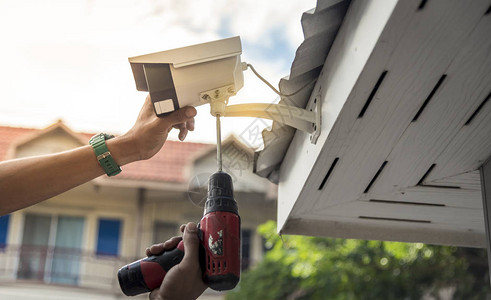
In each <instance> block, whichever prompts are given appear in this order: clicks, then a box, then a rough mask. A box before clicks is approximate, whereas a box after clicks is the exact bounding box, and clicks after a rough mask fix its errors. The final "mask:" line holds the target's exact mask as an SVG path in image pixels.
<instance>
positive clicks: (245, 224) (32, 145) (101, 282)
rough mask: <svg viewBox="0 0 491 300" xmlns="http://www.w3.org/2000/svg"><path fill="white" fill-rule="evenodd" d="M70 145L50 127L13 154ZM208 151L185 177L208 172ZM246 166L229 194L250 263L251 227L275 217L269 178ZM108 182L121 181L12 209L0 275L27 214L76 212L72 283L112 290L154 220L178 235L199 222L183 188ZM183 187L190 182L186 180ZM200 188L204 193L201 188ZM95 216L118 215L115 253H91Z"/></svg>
mask: <svg viewBox="0 0 491 300" xmlns="http://www.w3.org/2000/svg"><path fill="white" fill-rule="evenodd" d="M76 146H80V143H79V141H78V140H76V139H74V138H73V136H70V135H68V134H67V133H66V131H63V130H54V131H52V132H49V133H47V134H46V135H43V136H41V137H39V138H36V139H34V140H32V141H30V142H28V143H26V144H24V145H21V146H19V147H18V149H17V151H16V152H15V153H16V156H17V157H24V156H29V155H39V154H48V153H51V152H55V151H62V150H68V149H70V148H73V147H76ZM214 155H215V154H214V151H213V152H211V153H209V154H208V155H205V156H203V157H202V159H199V160H198V161H196V164H195V165H194V167H192V168H189V170H188V172H189V174H190V176H189V177H190V178H193V177H194V176H195V175H197V174H203V173H206V174H208V173H209V174H211V173H212V172H214V170H215V169H216V165H215V162H216V161H215V158H214ZM251 167H252V164H251V165H250V166H248V168H245V169H240V170H236V171H235V172H232V171H229V173H233V174H231V175H232V177H233V179H234V185H235V198H236V199H237V201H238V203H239V211H240V216H241V220H242V228H243V229H248V230H250V231H251V239H250V243H251V244H250V250H249V252H250V259H251V263H252V264H254V263H257V262H258V261H259V260H260V259H261V257H262V255H263V245H262V239H261V237H260V236H259V235H258V234H257V233H256V232H255V229H256V227H257V226H258V225H259V224H261V223H264V222H265V221H266V220H268V219H273V218H274V217H275V214H276V201H275V200H272V199H269V198H268V196H267V195H268V191H269V188H270V184H269V182H267V180H264V179H262V178H259V177H256V176H254V175H253V174H252V172H251ZM239 171H240V172H239ZM103 177H105V175H104V176H103ZM191 181H192V179H190V182H191ZM114 182H124V180H122V179H117V178H114V179H113V178H112V179H110V180H106V181H97V180H95V181H91V182H88V183H86V184H84V185H81V186H79V187H77V188H74V189H72V190H70V191H67V192H65V193H63V194H61V195H58V196H56V197H53V198H51V199H49V200H47V201H44V202H41V203H39V204H36V205H34V206H31V207H28V208H26V209H23V210H19V211H16V212H14V213H12V214H11V217H10V222H9V227H8V236H7V247H6V248H5V249H4V250H3V251H1V250H0V279H1V280H3V281H15V280H16V278H17V270H18V267H19V257H20V254H21V250H20V249H21V246H22V241H23V234H24V224H25V218H26V215H28V214H36V215H48V216H52V217H58V216H77V217H82V218H83V220H84V222H83V235H82V243H81V245H82V249H81V256H80V257H81V258H80V269H79V272H80V277H79V281H78V285H79V286H81V287H87V288H97V289H99V290H104V291H107V292H110V293H114V294H120V293H121V292H120V290H119V285H118V282H117V279H116V273H117V271H118V269H119V268H120V267H122V266H123V265H125V264H127V263H129V262H131V261H134V260H135V259H137V258H141V257H143V256H144V255H145V248H146V247H148V246H150V245H152V244H153V243H154V242H156V241H154V234H155V232H154V229H155V224H156V223H159V222H161V223H165V224H174V225H175V231H174V232H173V234H172V235H180V232H179V226H180V225H181V224H184V223H187V222H190V221H194V222H199V220H200V219H201V217H202V214H203V204H204V203H197V202H196V201H195V200H194V199H193V198H192V197H190V194H189V191H188V190H189V188H182V187H181V188H177V189H176V190H174V191H171V190H163V189H148V188H146V189H144V188H141V187H140V186H138V181H132V183H131V184H128V186H124V185H121V184H119V185H116V184H113V183H114ZM135 182H136V183H135ZM180 186H182V185H180ZM184 186H187V187H190V186H191V184H186V185H184ZM204 192H205V195H206V190H205V191H204ZM101 218H109V219H118V220H121V222H122V223H121V224H122V225H121V226H122V227H121V232H120V239H119V251H118V255H117V256H102V255H97V254H96V250H97V238H98V221H99V219H101ZM171 231H172V230H171ZM172 235H171V236H172ZM171 236H168V238H170V237H171ZM161 242H163V241H161Z"/></svg>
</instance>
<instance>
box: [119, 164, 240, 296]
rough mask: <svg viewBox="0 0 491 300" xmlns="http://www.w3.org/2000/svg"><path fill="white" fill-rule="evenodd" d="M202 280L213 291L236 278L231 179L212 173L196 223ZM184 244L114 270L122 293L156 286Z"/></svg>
mask: <svg viewBox="0 0 491 300" xmlns="http://www.w3.org/2000/svg"><path fill="white" fill-rule="evenodd" d="M198 228H199V230H198V235H199V238H200V255H199V256H200V257H199V260H200V266H201V270H202V272H203V281H204V282H205V283H206V284H207V285H208V286H209V287H210V288H212V289H214V290H217V291H222V290H230V289H233V288H234V287H235V286H236V285H237V283H238V282H239V279H240V255H241V254H240V249H241V245H240V217H239V213H238V207H237V202H236V201H235V200H234V195H233V185H232V178H231V177H230V175H228V174H227V173H225V172H221V171H219V172H216V173H214V174H213V175H211V176H210V178H209V184H208V198H207V200H206V203H205V210H204V214H203V218H202V219H201V221H200V224H199V226H198ZM184 251H185V249H184V244H183V242H182V241H181V242H180V243H179V244H178V246H177V247H176V248H175V249H173V250H170V251H165V252H164V253H162V254H160V255H152V256H150V257H146V258H143V259H141V260H138V261H135V262H133V263H130V264H128V265H126V266H124V267H122V268H121V269H120V270H119V271H118V280H119V284H120V287H121V290H122V291H123V293H124V294H125V295H127V296H135V295H138V294H141V293H146V292H150V291H152V290H153V289H155V288H158V287H159V286H160V285H161V283H162V281H163V280H164V277H165V275H166V274H167V272H168V271H169V270H170V269H171V268H172V267H173V266H175V265H176V264H178V263H180V262H181V260H182V258H183V257H184Z"/></svg>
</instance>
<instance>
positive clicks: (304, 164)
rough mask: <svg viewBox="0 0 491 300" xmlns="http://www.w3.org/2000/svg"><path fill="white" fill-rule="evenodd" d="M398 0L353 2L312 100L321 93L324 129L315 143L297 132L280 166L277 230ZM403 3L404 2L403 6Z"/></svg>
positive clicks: (299, 190) (289, 209)
mask: <svg viewBox="0 0 491 300" xmlns="http://www.w3.org/2000/svg"><path fill="white" fill-rule="evenodd" d="M403 2H405V1H402V2H399V1H397V0H390V1H387V0H379V1H356V0H355V1H352V3H351V5H350V8H349V9H348V12H347V14H346V17H345V19H344V22H343V25H342V26H341V28H340V30H339V32H338V34H337V37H336V40H335V41H334V44H333V46H332V48H331V50H330V53H329V55H328V56H327V59H326V62H325V64H324V67H323V71H322V73H321V75H320V80H318V81H317V83H316V85H315V87H314V90H313V93H312V96H311V100H312V99H313V97H316V96H318V95H320V96H321V97H320V98H321V99H320V100H321V101H322V130H321V135H320V137H319V139H318V141H317V144H316V145H312V144H311V143H310V140H309V137H308V135H306V134H304V133H302V132H299V131H297V132H296V134H295V136H294V138H293V140H292V142H291V144H290V147H289V149H288V151H287V154H286V156H285V159H284V160H283V163H282V166H281V169H280V182H279V187H278V231H280V232H281V229H282V227H283V226H284V225H285V222H286V221H287V218H288V217H289V214H290V211H291V210H292V208H293V206H294V204H295V202H296V201H297V199H298V196H299V194H300V192H301V190H302V188H303V187H304V184H305V182H306V181H307V178H308V176H309V175H310V171H311V170H312V168H313V166H314V164H315V162H316V159H317V157H318V155H319V153H320V150H321V148H322V146H323V145H324V143H325V142H326V141H327V139H328V133H330V131H331V129H332V128H333V126H334V122H335V121H336V119H337V117H338V115H339V112H340V111H341V108H342V107H343V105H344V103H345V101H346V99H347V98H348V96H349V93H350V92H351V89H352V88H353V86H354V85H355V83H356V81H357V79H358V77H359V75H360V74H361V72H362V70H363V68H364V66H365V64H366V62H367V61H368V59H369V57H370V55H371V53H372V51H373V49H374V47H375V44H376V43H377V41H378V39H379V37H380V35H381V33H382V31H383V29H384V27H385V25H386V24H387V21H388V20H389V18H390V16H391V15H392V12H393V9H394V8H395V6H396V4H397V3H403ZM401 6H403V5H401Z"/></svg>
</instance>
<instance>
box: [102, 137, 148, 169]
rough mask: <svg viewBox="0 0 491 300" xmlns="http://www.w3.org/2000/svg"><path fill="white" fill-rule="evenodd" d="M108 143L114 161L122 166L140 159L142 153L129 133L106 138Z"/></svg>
mask: <svg viewBox="0 0 491 300" xmlns="http://www.w3.org/2000/svg"><path fill="white" fill-rule="evenodd" d="M106 145H107V148H108V149H109V151H110V152H111V155H112V156H113V158H114V161H115V162H116V163H117V164H118V165H120V166H123V165H126V164H129V163H131V162H134V161H137V160H139V159H140V155H139V153H138V150H137V148H136V147H135V143H134V142H133V140H132V139H131V138H130V137H128V136H127V135H122V136H118V137H115V138H113V139H110V140H106Z"/></svg>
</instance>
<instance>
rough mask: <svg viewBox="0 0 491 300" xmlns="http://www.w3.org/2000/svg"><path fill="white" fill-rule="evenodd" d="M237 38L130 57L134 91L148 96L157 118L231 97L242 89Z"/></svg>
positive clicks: (240, 52) (238, 39)
mask: <svg viewBox="0 0 491 300" xmlns="http://www.w3.org/2000/svg"><path fill="white" fill-rule="evenodd" d="M241 54H242V46H241V42H240V37H238V36H237V37H232V38H227V39H223V40H218V41H213V42H208V43H203V44H197V45H193V46H188V47H183V48H177V49H172V50H167V51H162V52H156V53H151V54H146V55H141V56H135V57H130V58H129V59H128V60H129V62H130V64H131V69H132V71H133V76H134V78H135V83H136V89H137V90H138V91H147V92H149V93H150V98H151V99H152V102H153V106H154V109H155V113H156V114H157V116H164V115H167V114H169V113H171V112H173V111H175V110H177V109H179V108H181V107H184V106H188V105H191V106H198V105H201V104H205V103H210V101H211V98H213V97H214V96H213V95H215V97H218V95H219V94H220V96H223V93H226V94H227V96H232V95H235V94H236V93H237V91H238V90H240V89H241V88H242V86H243V85H244V77H243V74H242V72H243V70H242V65H241V60H240V55H241Z"/></svg>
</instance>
